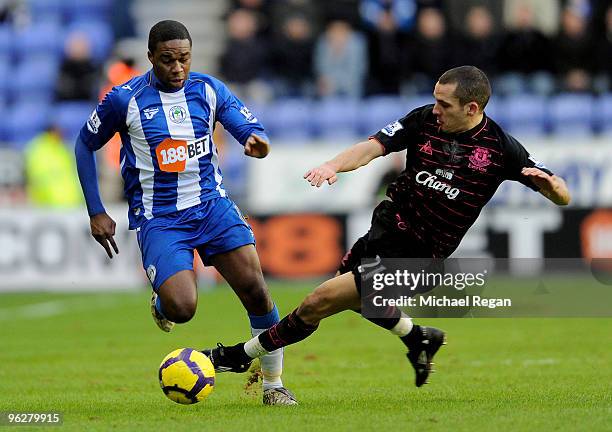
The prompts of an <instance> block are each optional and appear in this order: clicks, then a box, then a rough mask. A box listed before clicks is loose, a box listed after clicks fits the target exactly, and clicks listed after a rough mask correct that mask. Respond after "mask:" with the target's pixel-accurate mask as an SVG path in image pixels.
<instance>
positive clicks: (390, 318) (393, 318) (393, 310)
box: [355, 306, 402, 330]
mask: <svg viewBox="0 0 612 432" xmlns="http://www.w3.org/2000/svg"><path fill="white" fill-rule="evenodd" d="M355 312H357V313H360V312H361V311H355ZM383 315H384V316H383V317H382V318H369V317H364V318H365V319H367V320H368V321H370V322H371V323H374V324H376V325H377V326H379V327H382V328H384V329H387V330H391V329H392V328H393V327H395V326H396V325H397V323H398V322H399V320H400V318H401V316H402V312H401V311H400V310H399V309H398V308H397V307H395V306H389V307H387V308H386V309H385V312H384V314H383Z"/></svg>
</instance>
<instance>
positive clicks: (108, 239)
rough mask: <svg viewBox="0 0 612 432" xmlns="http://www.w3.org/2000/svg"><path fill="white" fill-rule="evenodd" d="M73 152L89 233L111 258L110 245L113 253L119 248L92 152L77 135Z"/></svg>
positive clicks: (113, 223)
mask: <svg viewBox="0 0 612 432" xmlns="http://www.w3.org/2000/svg"><path fill="white" fill-rule="evenodd" d="M74 153H75V156H76V161H77V171H78V173H79V181H80V182H81V188H82V189H83V195H84V196H85V202H86V203H87V212H88V213H89V225H90V227H91V235H92V236H93V238H95V239H96V241H97V242H98V243H100V244H101V245H102V247H103V248H104V250H105V251H106V253H107V255H108V257H109V258H112V257H113V253H112V251H111V246H112V248H113V249H114V251H115V253H117V254H118V253H119V248H118V247H117V244H116V243H115V240H114V238H113V236H114V235H115V221H114V220H113V219H112V218H111V217H110V216H109V215H108V214H106V210H105V209H104V205H103V204H102V199H101V198H100V191H99V190H98V176H97V173H96V160H95V158H94V152H93V151H92V150H91V149H90V148H89V147H87V145H86V144H85V143H84V142H83V141H82V140H81V138H80V137H79V138H78V139H77V142H76V144H75V146H74Z"/></svg>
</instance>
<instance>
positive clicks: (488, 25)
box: [454, 6, 500, 78]
mask: <svg viewBox="0 0 612 432" xmlns="http://www.w3.org/2000/svg"><path fill="white" fill-rule="evenodd" d="M499 42H500V40H499V36H498V35H497V34H496V33H495V32H494V21H493V16H492V15H491V12H490V11H489V9H488V8H486V7H485V6H473V7H472V8H470V10H469V11H468V13H467V15H466V17H465V30H464V33H463V35H462V36H461V37H460V38H459V45H458V46H457V49H456V50H455V54H456V55H457V57H456V58H455V59H454V61H455V63H456V64H467V65H472V66H476V67H477V68H479V69H481V70H483V71H484V72H485V73H486V74H487V75H488V76H489V78H491V77H493V78H494V77H495V76H496V74H497V72H498V65H497V55H498V50H499Z"/></svg>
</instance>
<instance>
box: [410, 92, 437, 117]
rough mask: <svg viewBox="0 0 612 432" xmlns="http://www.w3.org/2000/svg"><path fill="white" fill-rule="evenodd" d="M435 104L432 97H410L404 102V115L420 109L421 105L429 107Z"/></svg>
mask: <svg viewBox="0 0 612 432" xmlns="http://www.w3.org/2000/svg"><path fill="white" fill-rule="evenodd" d="M433 103H435V100H434V98H433V96H431V95H426V96H411V97H409V98H406V99H405V100H404V104H405V107H406V108H405V109H406V114H407V113H409V112H410V111H412V110H413V109H415V108H418V107H422V106H423V105H429V104H433Z"/></svg>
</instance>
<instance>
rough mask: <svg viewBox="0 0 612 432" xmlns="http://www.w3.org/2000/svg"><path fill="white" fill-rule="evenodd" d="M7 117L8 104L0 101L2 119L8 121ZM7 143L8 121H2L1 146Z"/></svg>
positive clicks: (0, 125) (0, 126)
mask: <svg viewBox="0 0 612 432" xmlns="http://www.w3.org/2000/svg"><path fill="white" fill-rule="evenodd" d="M7 115H8V114H7V108H6V103H5V101H3V100H1V99H0V118H1V119H6V118H7ZM6 141H7V137H6V121H4V120H2V121H0V145H2V144H3V143H5V142H6Z"/></svg>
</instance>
